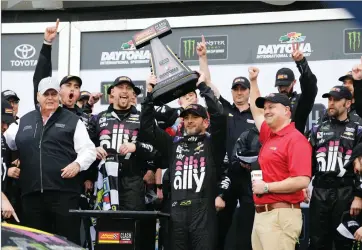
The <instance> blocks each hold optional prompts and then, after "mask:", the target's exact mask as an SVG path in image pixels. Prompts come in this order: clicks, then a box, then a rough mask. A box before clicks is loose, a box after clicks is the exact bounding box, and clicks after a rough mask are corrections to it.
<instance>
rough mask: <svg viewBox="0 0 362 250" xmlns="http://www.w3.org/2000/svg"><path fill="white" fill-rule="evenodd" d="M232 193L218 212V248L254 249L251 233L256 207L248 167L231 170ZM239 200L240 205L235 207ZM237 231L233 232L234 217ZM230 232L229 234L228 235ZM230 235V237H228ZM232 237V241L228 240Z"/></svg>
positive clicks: (219, 249)
mask: <svg viewBox="0 0 362 250" xmlns="http://www.w3.org/2000/svg"><path fill="white" fill-rule="evenodd" d="M230 179H231V193H230V196H229V197H228V199H226V201H225V208H224V209H223V210H221V211H219V212H218V213H217V221H218V228H219V229H220V230H219V231H218V236H217V238H218V243H217V249H218V250H223V249H243V250H252V247H251V233H252V231H253V224H254V215H255V207H254V201H253V197H252V191H251V177H250V173H249V172H247V170H246V169H242V168H241V167H240V168H233V169H232V170H231V171H230ZM238 200H239V203H240V207H239V208H238V209H237V210H236V213H237V214H235V217H234V213H235V208H236V205H237V201H238ZM234 218H236V221H235V222H234V223H235V224H236V225H235V232H231V230H230V228H231V224H232V223H233V219H234ZM228 234H229V235H228ZM228 236H229V237H228ZM227 239H230V240H231V242H226V240H227ZM226 246H227V248H226Z"/></svg>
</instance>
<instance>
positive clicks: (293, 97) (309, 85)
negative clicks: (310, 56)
mask: <svg viewBox="0 0 362 250" xmlns="http://www.w3.org/2000/svg"><path fill="white" fill-rule="evenodd" d="M292 47H293V51H292V58H293V60H294V61H295V63H296V65H297V68H298V70H299V72H300V77H299V82H300V88H301V90H302V93H301V94H298V93H297V92H296V91H293V89H294V86H295V84H296V80H295V76H294V73H293V71H292V70H291V69H289V68H282V69H279V70H278V71H277V74H276V80H275V87H277V88H278V91H279V93H282V94H286V95H287V96H288V97H289V99H290V101H291V105H292V106H291V111H292V117H291V118H292V121H293V122H295V127H296V128H297V129H298V130H299V131H300V132H301V133H303V134H304V132H305V126H306V123H307V120H308V116H309V113H310V112H311V111H312V109H313V105H314V101H315V98H316V96H317V93H318V87H317V78H316V76H315V75H314V74H313V72H312V71H311V69H310V68H309V65H308V62H307V59H306V58H305V57H304V55H303V52H302V51H301V50H299V44H298V43H296V44H294V43H293V44H292ZM299 103H301V105H299Z"/></svg>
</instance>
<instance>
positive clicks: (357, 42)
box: [347, 31, 361, 51]
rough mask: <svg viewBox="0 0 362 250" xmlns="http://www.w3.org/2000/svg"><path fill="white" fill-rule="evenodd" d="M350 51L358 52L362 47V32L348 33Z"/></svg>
mask: <svg viewBox="0 0 362 250" xmlns="http://www.w3.org/2000/svg"><path fill="white" fill-rule="evenodd" d="M347 34H348V41H349V49H350V50H353V51H356V49H357V50H358V49H359V48H360V47H361V32H356V31H353V32H348V33H347Z"/></svg>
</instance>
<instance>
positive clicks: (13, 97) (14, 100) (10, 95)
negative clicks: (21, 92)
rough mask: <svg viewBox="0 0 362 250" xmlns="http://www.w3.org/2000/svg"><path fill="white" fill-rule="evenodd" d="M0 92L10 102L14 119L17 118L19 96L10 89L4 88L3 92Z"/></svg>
mask: <svg viewBox="0 0 362 250" xmlns="http://www.w3.org/2000/svg"><path fill="white" fill-rule="evenodd" d="M1 94H2V96H3V97H4V98H5V100H7V101H8V102H9V103H10V105H11V106H12V107H13V110H14V117H15V120H18V119H19V117H17V115H18V112H19V102H20V98H19V97H18V95H17V94H16V93H15V92H14V91H12V90H4V91H3V92H1Z"/></svg>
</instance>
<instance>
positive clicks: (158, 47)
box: [132, 19, 199, 106]
mask: <svg viewBox="0 0 362 250" xmlns="http://www.w3.org/2000/svg"><path fill="white" fill-rule="evenodd" d="M171 33H172V31H171V27H170V24H169V23H168V21H167V20H166V19H165V20H162V21H160V22H158V23H156V24H154V25H152V26H150V27H148V28H147V29H144V30H142V31H140V32H138V33H136V34H135V35H134V36H133V37H132V40H133V44H134V45H135V47H136V49H140V48H142V47H144V46H146V45H148V44H150V45H151V67H152V71H153V74H154V75H155V76H156V77H157V85H156V86H155V87H154V89H153V91H152V96H153V102H154V104H155V105H156V106H162V105H164V104H166V103H169V102H171V101H173V100H175V99H177V98H179V97H181V96H183V95H185V94H187V93H189V92H191V91H194V90H195V89H196V83H197V81H198V78H199V74H198V73H197V72H195V71H192V70H191V69H190V68H189V67H187V66H186V65H184V64H183V63H182V62H181V60H180V59H179V58H178V57H177V56H176V55H175V54H174V53H173V52H172V50H171V49H170V48H169V47H168V46H165V45H163V44H162V42H161V40H160V38H162V37H164V36H167V35H169V34H171Z"/></svg>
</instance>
